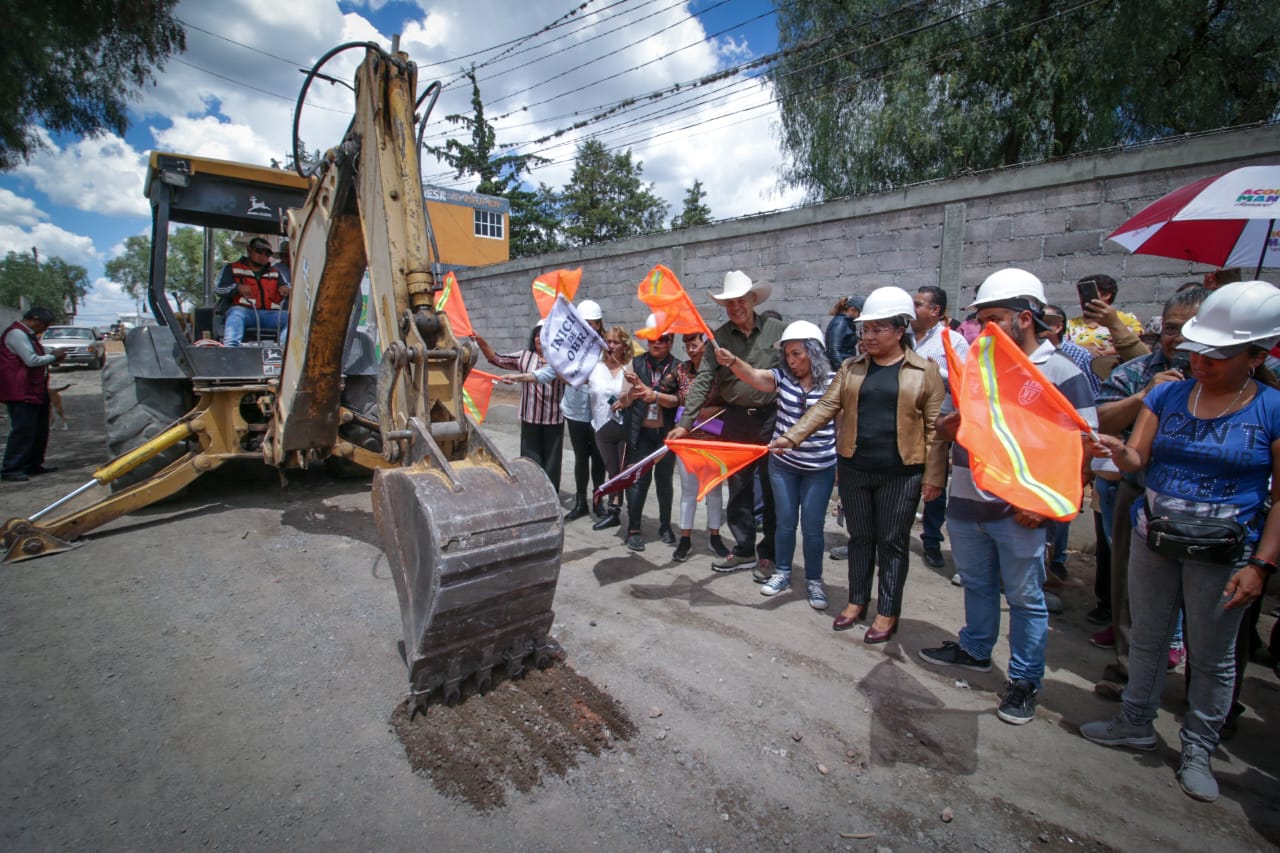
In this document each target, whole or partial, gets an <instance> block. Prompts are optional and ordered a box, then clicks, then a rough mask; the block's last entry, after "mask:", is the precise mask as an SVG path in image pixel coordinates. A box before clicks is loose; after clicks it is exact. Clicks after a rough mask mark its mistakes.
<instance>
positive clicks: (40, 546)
mask: <svg viewBox="0 0 1280 853" xmlns="http://www.w3.org/2000/svg"><path fill="white" fill-rule="evenodd" d="M0 547H3V548H4V562H6V563H20V562H22V561H23V560H30V559H31V558H33V557H43V556H45V555H46V554H57V553H59V552H61V551H70V550H71V549H72V548H74V547H76V546H75V544H74V543H71V542H68V541H67V540H65V539H59V538H58V537H57V536H54V535H53V534H52V533H50V532H49V531H47V530H45V529H43V528H42V527H40V525H38V524H33V523H32V522H30V521H28V520H27V519H25V518H11V519H9V520H8V521H6V522H5V523H4V526H3V527H0Z"/></svg>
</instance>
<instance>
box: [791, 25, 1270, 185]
mask: <svg viewBox="0 0 1280 853" xmlns="http://www.w3.org/2000/svg"><path fill="white" fill-rule="evenodd" d="M778 32H779V45H780V47H781V48H782V49H783V50H784V51H785V55H784V57H783V59H781V60H780V61H779V62H778V63H777V64H776V65H775V66H774V67H773V68H772V69H771V70H770V72H769V76H770V78H771V79H772V81H773V83H774V85H775V87H776V91H777V95H778V100H779V106H780V110H781V117H782V121H781V124H782V140H783V144H784V147H785V148H786V149H787V150H788V151H790V153H791V155H792V161H793V165H792V166H791V167H790V168H789V170H788V171H787V172H786V173H785V174H784V181H785V182H786V183H788V184H790V185H792V186H798V187H802V188H804V189H806V190H807V191H808V193H809V195H810V197H811V198H812V199H814V200H822V199H828V198H834V197H839V196H847V195H856V194H860V193H867V192H876V191H880V190H885V189H889V188H892V187H895V186H900V185H902V184H906V183H912V182H917V181H923V180H930V179H935V178H943V177H949V176H952V175H955V174H960V173H963V172H966V171H970V170H979V169H988V168H993V167H997V166H1003V165H1012V164H1016V163H1025V162H1032V161H1036V160H1041V159H1045V158H1049V157H1059V156H1064V155H1069V154H1076V153H1080V152H1084V151H1091V150H1097V149H1100V148H1105V147H1109V146H1112V145H1116V144H1125V143H1132V142H1138V141H1145V140H1149V139H1153V138H1159V137H1164V136H1170V135H1175V134H1181V133H1187V132H1194V131H1199V130H1208V129H1213V128H1219V127H1225V126H1230V125H1237V124H1243V123H1248V122H1255V121H1266V120H1270V119H1272V118H1273V117H1274V116H1275V115H1276V114H1277V108H1278V107H1280V6H1278V5H1276V4H1274V3H1268V2H1264V0H1214V2H1208V3H1206V2H1203V0H1097V2H1093V3H1081V2H1079V0H1034V2H1026V3H990V2H988V3H976V2H972V0H924V2H915V3H901V2H897V0H798V2H794V3H789V4H785V5H782V6H780V7H779V10H778Z"/></svg>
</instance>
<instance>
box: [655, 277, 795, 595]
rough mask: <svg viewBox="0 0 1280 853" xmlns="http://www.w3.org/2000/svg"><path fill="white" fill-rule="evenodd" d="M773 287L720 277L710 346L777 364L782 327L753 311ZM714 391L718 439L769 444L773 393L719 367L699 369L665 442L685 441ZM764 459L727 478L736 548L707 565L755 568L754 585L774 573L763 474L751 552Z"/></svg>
mask: <svg viewBox="0 0 1280 853" xmlns="http://www.w3.org/2000/svg"><path fill="white" fill-rule="evenodd" d="M772 292H773V288H772V287H770V286H769V285H767V284H756V283H754V282H752V281H751V279H750V278H749V277H748V276H747V274H746V273H743V272H741V271H739V270H731V271H729V272H727V273H725V275H724V287H723V288H722V290H721V291H720V292H719V293H712V294H711V298H712V299H714V300H715V301H716V302H717V303H719V304H720V305H722V306H723V307H724V310H725V314H727V315H728V317H729V322H727V323H725V324H724V325H722V326H720V327H719V328H718V329H716V330H715V345H716V346H717V347H721V348H723V349H724V350H726V351H727V352H730V353H732V354H733V355H734V356H736V357H737V358H739V359H741V360H743V361H745V362H746V363H747V364H749V365H751V366H752V367H756V368H759V369H761V370H770V369H772V368H774V367H776V366H777V365H778V350H777V348H776V347H775V346H774V345H775V344H776V343H777V342H778V341H779V340H780V339H781V338H782V332H783V329H785V328H786V324H785V323H783V322H782V321H781V320H775V319H773V318H770V317H761V316H760V315H759V314H758V313H757V312H756V306H758V305H759V304H760V303H761V302H764V301H765V300H766V299H768V298H769V294H770V293H772ZM713 380H714V381H715V383H716V385H717V386H718V388H719V394H720V400H719V401H718V402H719V403H720V404H723V405H724V407H725V408H724V412H723V413H722V414H721V415H720V419H721V421H722V422H723V424H724V428H723V430H722V432H721V434H720V435H721V437H722V438H723V439H724V440H726V441H739V442H744V443H749V444H768V443H769V441H770V439H772V438H773V419H774V400H775V397H776V394H775V393H773V392H764V391H757V390H756V389H754V388H752V387H751V386H750V385H748V384H747V383H746V382H743V381H742V380H741V379H739V378H738V377H737V376H736V375H735V374H734V372H733V371H732V370H731V369H730V368H728V367H725V366H723V365H717V366H716V368H715V370H701V371H699V372H698V376H697V378H696V379H695V380H694V382H693V387H691V388H690V389H689V394H688V396H687V397H686V399H685V407H684V416H683V417H682V418H681V420H680V423H679V425H678V426H677V427H676V428H675V429H674V430H672V431H671V433H670V434H669V435H668V436H667V437H668V438H684V437H686V436H687V435H688V434H689V429H690V428H691V427H692V426H693V425H694V424H695V423H697V422H698V415H699V412H700V411H701V410H702V406H703V404H705V403H710V402H717V401H709V400H708V399H707V396H708V394H709V393H710V391H711V387H712V381H713ZM762 464H763V460H761V461H759V462H756V463H754V464H752V465H748V466H747V467H746V468H744V469H742V470H741V471H739V472H738V473H736V474H734V475H733V476H732V477H730V478H729V506H728V508H727V512H726V515H727V517H728V521H729V530H730V531H731V532H732V533H733V538H734V541H735V543H736V544H735V545H734V547H733V550H732V551H731V552H730V553H729V556H728V557H724V558H721V559H719V560H717V561H716V562H714V563H712V564H711V568H712V569H714V570H715V571H717V572H736V571H738V570H739V569H750V568H754V569H755V579H756V581H757V582H759V583H764V582H765V581H767V580H769V578H770V577H771V576H772V574H773V571H774V554H773V534H774V529H775V527H776V526H777V524H776V518H775V515H774V511H773V487H772V486H771V485H770V483H769V477H768V475H767V474H766V475H765V476H762V477H760V478H759V480H760V486H761V491H762V492H763V499H764V530H763V531H762V534H763V535H762V536H761V538H760V545H759V548H758V549H757V547H756V523H755V483H756V476H755V474H756V468H758V467H760V466H761V465H762Z"/></svg>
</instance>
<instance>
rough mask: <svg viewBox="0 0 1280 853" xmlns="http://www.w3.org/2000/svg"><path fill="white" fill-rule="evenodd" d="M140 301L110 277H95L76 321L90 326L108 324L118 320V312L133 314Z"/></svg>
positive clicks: (81, 304)
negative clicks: (135, 299)
mask: <svg viewBox="0 0 1280 853" xmlns="http://www.w3.org/2000/svg"><path fill="white" fill-rule="evenodd" d="M137 307H138V303H136V302H134V300H133V299H131V298H129V295H128V294H127V293H125V292H124V291H123V290H121V289H120V285H118V284H116V283H115V282H114V281H111V280H110V279H108V278H98V279H94V282H93V284H92V285H90V288H89V293H88V295H86V296H85V298H84V300H83V301H82V302H81V303H80V310H79V311H78V312H77V314H76V321H77V322H79V323H81V324H84V325H89V326H106V325H110V324H111V323H114V322H115V321H116V315H118V314H132V313H134V312H135V311H136V310H137Z"/></svg>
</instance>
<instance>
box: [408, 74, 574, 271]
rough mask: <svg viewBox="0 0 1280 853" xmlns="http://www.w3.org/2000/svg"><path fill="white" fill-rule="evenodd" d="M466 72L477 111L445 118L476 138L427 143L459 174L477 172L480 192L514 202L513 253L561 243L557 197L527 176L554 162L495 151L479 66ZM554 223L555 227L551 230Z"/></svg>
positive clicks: (538, 250)
mask: <svg viewBox="0 0 1280 853" xmlns="http://www.w3.org/2000/svg"><path fill="white" fill-rule="evenodd" d="M463 74H464V75H465V76H466V78H467V79H468V80H470V81H471V110H472V115H469V116H467V115H461V114H457V113H455V114H453V115H447V116H445V121H447V122H449V123H450V124H454V125H460V126H462V127H463V128H465V129H466V130H467V131H468V132H469V133H470V136H471V143H470V144H469V145H468V144H464V143H462V142H460V141H458V140H457V139H449V140H446V141H445V144H444V145H427V146H424V148H425V149H426V151H427V152H428V153H429V154H432V155H434V156H435V157H436V158H437V159H438V160H440V161H442V162H443V163H445V164H447V165H448V166H449V168H451V169H453V171H454V177H455V178H461V177H462V176H464V175H473V176H475V177H476V179H477V183H476V185H475V191H476V192H478V193H483V194H484V195H492V196H500V197H502V198H505V199H507V200H508V201H509V202H510V203H511V228H510V233H509V234H508V243H509V247H510V251H511V256H512V257H513V258H521V257H526V256H529V255H537V254H542V253H543V252H549V251H552V250H553V249H555V248H558V243H557V242H556V240H555V237H554V235H555V228H554V225H555V221H554V219H552V220H550V221H549V220H548V217H549V216H553V215H554V213H555V208H556V207H557V204H556V203H555V199H554V198H548V197H547V196H546V195H545V193H544V192H543V190H542V189H539V190H537V191H533V190H529V189H526V188H525V187H524V185H523V183H522V179H521V175H527V174H529V172H530V170H531V169H532V168H533V167H534V166H539V165H542V164H544V163H547V162H550V161H548V160H547V159H546V158H544V157H538V156H536V155H533V154H500V155H497V154H495V153H494V152H495V151H496V150H497V148H498V144H497V135H496V133H495V132H494V129H493V125H492V124H490V123H489V121H488V120H487V119H486V118H485V117H484V102H483V101H482V100H481V98H480V84H479V83H478V82H477V81H476V72H475V66H472V67H471V69H470V70H468V71H465V72H463ZM549 225H550V226H552V227H550V229H549V228H548V226H549ZM549 236H550V239H549Z"/></svg>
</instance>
